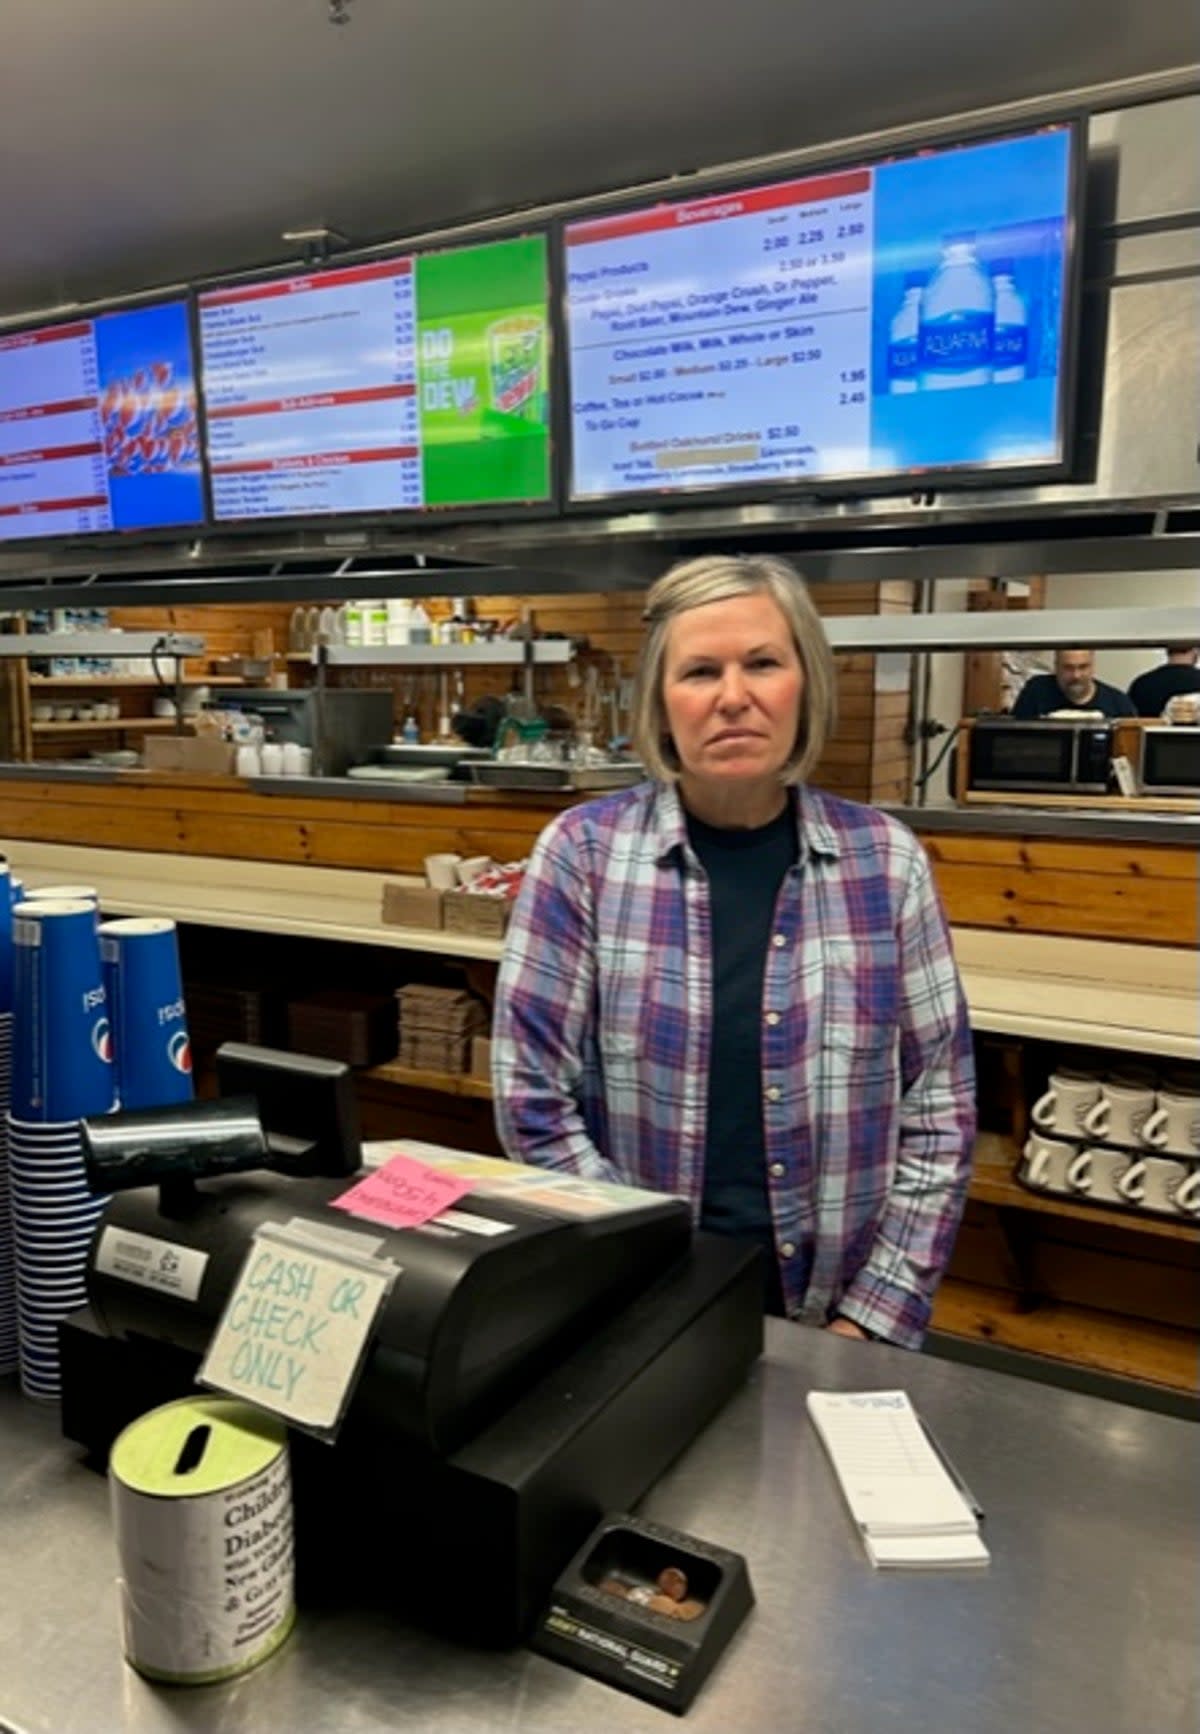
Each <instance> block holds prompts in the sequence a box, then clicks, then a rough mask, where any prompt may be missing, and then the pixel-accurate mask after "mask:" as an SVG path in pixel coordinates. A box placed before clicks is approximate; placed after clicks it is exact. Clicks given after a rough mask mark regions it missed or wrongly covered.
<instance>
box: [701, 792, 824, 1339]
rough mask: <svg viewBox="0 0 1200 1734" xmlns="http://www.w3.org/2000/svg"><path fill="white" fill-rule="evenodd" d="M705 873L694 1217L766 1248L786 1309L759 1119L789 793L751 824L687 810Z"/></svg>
mask: <svg viewBox="0 0 1200 1734" xmlns="http://www.w3.org/2000/svg"><path fill="white" fill-rule="evenodd" d="M687 828H688V837H689V840H690V841H691V845H692V848H693V849H694V850H695V851H696V854H697V855H698V856H699V859H700V864H701V866H702V867H703V868H704V871H705V873H706V874H707V876H708V885H709V902H710V908H711V914H712V965H713V1039H712V1051H711V1054H710V1056H709V1068H708V1133H707V1138H706V1141H705V1150H704V1191H703V1197H702V1200H701V1214H700V1226H701V1227H702V1228H706V1229H709V1230H711V1231H712V1232H713V1233H716V1234H733V1235H738V1236H740V1237H741V1238H743V1239H748V1240H756V1241H758V1243H759V1244H760V1245H761V1246H762V1247H763V1249H764V1251H765V1252H766V1254H767V1263H768V1288H767V1309H768V1311H771V1312H782V1311H783V1303H782V1294H781V1292H780V1284H779V1266H778V1261H777V1258H776V1254H775V1237H774V1233H773V1231H772V1226H771V1209H770V1204H769V1202H768V1195H767V1156H766V1141H765V1138H764V1136H763V1118H762V1016H763V1012H762V1001H763V976H764V974H765V971H766V962H767V947H768V944H769V942H770V937H771V931H772V925H773V920H774V914H775V901H776V898H777V897H778V895H779V887H780V885H781V884H782V882H783V877H784V875H785V873H786V872H787V870H788V868H789V867H791V866H793V865H794V864H795V861H796V859H797V855H798V847H797V841H796V813H795V807H794V805H793V802H792V800H791V798H789V800H788V804H787V806H786V807H785V808H784V810H783V812H782V813H781V814H780V815H779V817H778V818H776V819H772V820H771V822H770V824H768V825H762V826H758V827H756V828H755V829H754V830H748V831H747V830H725V829H717V828H716V827H714V826H712V825H706V824H704V823H702V821H701V820H699V819H696V818H693V817H692V815H691V814H690V813H689V814H688V815H687Z"/></svg>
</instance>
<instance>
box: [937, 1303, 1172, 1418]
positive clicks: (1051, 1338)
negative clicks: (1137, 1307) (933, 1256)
mask: <svg viewBox="0 0 1200 1734" xmlns="http://www.w3.org/2000/svg"><path fill="white" fill-rule="evenodd" d="M932 1326H933V1329H934V1330H935V1331H944V1332H945V1333H946V1334H947V1335H948V1336H955V1337H965V1338H969V1339H970V1340H971V1341H974V1342H979V1341H984V1342H989V1343H994V1344H996V1345H997V1346H998V1347H1001V1348H1006V1349H1017V1350H1021V1351H1023V1352H1024V1353H1027V1354H1033V1355H1039V1356H1042V1357H1044V1358H1045V1359H1047V1360H1052V1361H1062V1362H1064V1363H1066V1364H1067V1365H1070V1366H1076V1367H1090V1368H1092V1369H1094V1370H1095V1371H1097V1372H1104V1373H1113V1374H1116V1375H1117V1376H1118V1377H1120V1378H1125V1379H1140V1380H1142V1381H1144V1382H1146V1383H1149V1384H1155V1385H1165V1386H1167V1387H1168V1388H1170V1389H1171V1390H1176V1391H1187V1392H1189V1393H1191V1394H1193V1395H1194V1394H1195V1391H1196V1387H1197V1376H1198V1374H1200V1351H1198V1349H1197V1343H1196V1336H1195V1333H1194V1332H1193V1331H1189V1330H1184V1329H1181V1328H1180V1327H1178V1326H1175V1325H1163V1324H1156V1323H1154V1322H1153V1321H1152V1320H1149V1319H1140V1318H1133V1317H1130V1316H1129V1315H1128V1314H1124V1313H1115V1312H1113V1313H1109V1312H1101V1311H1099V1310H1098V1309H1097V1308H1094V1307H1085V1306H1076V1305H1071V1304H1068V1303H1067V1302H1065V1301H1039V1302H1036V1303H1033V1304H1030V1303H1029V1302H1028V1301H1025V1300H1023V1299H1022V1298H1021V1296H1019V1295H1016V1294H1013V1293H1012V1292H1011V1291H1010V1290H1008V1289H1000V1288H990V1287H987V1286H985V1285H984V1284H982V1283H973V1282H964V1281H962V1280H961V1279H960V1278H957V1277H947V1278H946V1280H945V1281H944V1282H943V1283H942V1285H941V1287H940V1288H939V1289H938V1292H937V1297H936V1299H935V1301H934V1307H933V1321H932Z"/></svg>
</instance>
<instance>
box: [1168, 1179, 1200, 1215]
mask: <svg viewBox="0 0 1200 1734" xmlns="http://www.w3.org/2000/svg"><path fill="white" fill-rule="evenodd" d="M1167 1196H1168V1198H1169V1199H1170V1202H1171V1206H1172V1208H1173V1209H1175V1210H1179V1211H1182V1212H1183V1214H1184V1215H1185V1216H1196V1217H1200V1168H1193V1169H1192V1171H1191V1173H1190V1174H1189V1175H1188V1176H1187V1178H1186V1179H1185V1180H1181V1181H1180V1182H1179V1185H1178V1186H1176V1187H1174V1188H1173V1189H1168V1192H1167Z"/></svg>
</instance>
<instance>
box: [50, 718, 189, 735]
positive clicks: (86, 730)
mask: <svg viewBox="0 0 1200 1734" xmlns="http://www.w3.org/2000/svg"><path fill="white" fill-rule="evenodd" d="M175 726H176V721H175V718H174V717H173V716H119V717H76V718H74V719H72V721H70V722H35V723H30V725H29V727H30V730H31V732H32V733H33V734H35V735H92V734H98V733H99V732H100V731H101V730H104V731H105V732H106V733H110V734H111V733H115V734H134V733H136V734H140V735H146V734H152V733H154V732H156V731H157V730H159V729H173V728H174V727H175ZM183 732H184V733H185V734H190V733H191V730H190V728H189V726H188V723H187V720H186V718H185V720H184V725H183Z"/></svg>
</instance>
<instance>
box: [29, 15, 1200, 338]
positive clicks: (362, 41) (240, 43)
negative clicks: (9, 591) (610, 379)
mask: <svg viewBox="0 0 1200 1734" xmlns="http://www.w3.org/2000/svg"><path fill="white" fill-rule="evenodd" d="M341 3H342V4H344V5H345V7H346V9H347V10H348V12H349V22H348V23H347V24H346V25H344V26H342V27H336V26H334V25H333V24H332V23H331V22H330V18H329V8H330V0H25V3H24V4H20V3H13V4H10V5H9V6H7V7H5V21H4V36H3V45H2V51H0V237H2V239H0V316H11V315H19V314H23V313H29V312H35V311H43V310H48V309H50V308H54V307H60V306H62V305H64V304H70V303H72V302H75V301H84V300H89V299H93V298H96V297H100V296H108V295H115V294H121V293H124V292H127V291H131V290H137V289H139V288H144V287H150V286H156V285H159V284H164V283H168V282H172V281H179V280H181V279H184V278H195V277H199V276H203V275H206V274H211V273H216V272H222V271H228V270H233V269H239V268H242V267H246V266H250V265H255V264H266V263H271V262H275V261H279V260H282V259H285V258H289V257H295V256H296V251H297V250H296V248H295V247H289V246H287V245H286V244H285V243H284V242H283V241H282V240H281V239H280V235H281V231H283V230H284V229H294V228H298V227H307V226H311V225H321V226H327V227H330V228H334V229H337V230H340V231H341V232H342V233H343V234H345V235H346V236H347V237H348V238H349V240H350V241H351V242H352V243H354V244H359V245H361V244H364V243H368V242H370V241H374V240H380V239H386V238H389V237H392V236H398V235H404V234H411V233H414V232H416V231H418V230H420V229H421V228H423V227H434V226H438V225H442V224H447V223H450V222H453V221H458V220H461V219H466V218H470V217H473V216H479V215H486V214H490V213H495V212H499V211H504V210H508V209H512V208H514V207H517V206H522V205H531V204H538V203H543V202H546V201H552V200H555V199H558V198H562V197H569V196H572V195H579V194H583V193H587V192H593V191H598V190H603V189H605V188H610V187H614V186H619V185H622V184H630V183H633V182H637V181H642V180H648V179H652V178H655V177H658V176H661V175H664V174H670V173H674V172H679V171H687V170H689V169H694V168H698V167H703V166H709V165H713V164H716V163H720V162H728V161H731V160H735V159H739V158H744V157H750V156H755V155H759V154H762V153H768V152H773V151H780V150H788V149H794V148H798V147H802V146H804V145H808V144H813V143H820V142H827V141H830V140H835V139H838V138H845V137H850V136H852V135H854V134H858V133H863V132H867V131H872V130H875V129H877V128H883V127H888V126H895V125H900V124H903V123H905V122H910V121H915V120H923V119H929V118H934V117H937V116H942V115H948V114H952V113H955V112H959V113H961V112H964V111H967V110H970V109H974V108H978V107H981V106H984V105H989V104H993V103H998V102H1005V101H1009V100H1013V99H1017V98H1020V97H1024V96H1030V95H1039V94H1044V93H1046V92H1050V91H1056V90H1064V89H1071V88H1077V87H1080V86H1084V85H1089V84H1093V83H1101V82H1105V81H1107V80H1110V79H1114V78H1128V77H1134V76H1138V75H1142V74H1145V73H1150V72H1155V71H1159V70H1161V69H1164V68H1168V67H1172V66H1179V65H1183V64H1185V63H1187V62H1189V61H1192V60H1194V59H1195V58H1196V57H1197V56H1196V50H1197V48H1198V47H1200V31H1198V29H1197V15H1196V10H1195V4H1194V0H1006V3H1005V4H1004V5H1002V6H1001V5H999V4H995V3H992V4H988V3H987V0H908V3H907V4H905V5H897V4H888V3H886V0H835V3H829V0H820V3H818V0H736V4H734V3H732V0H602V3H601V0H591V3H588V0H507V3H506V0H341Z"/></svg>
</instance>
